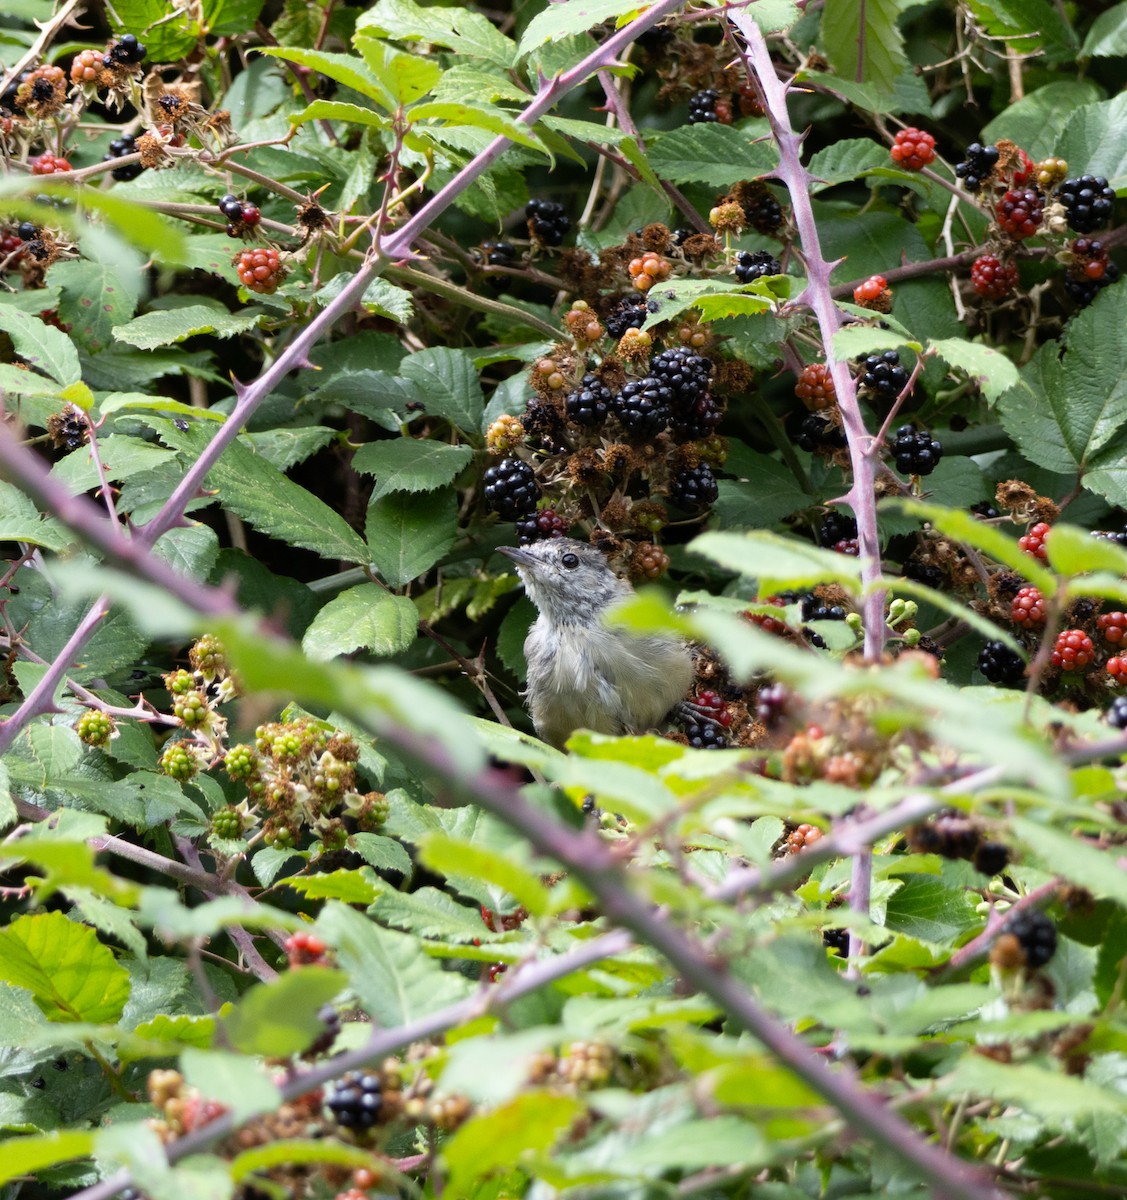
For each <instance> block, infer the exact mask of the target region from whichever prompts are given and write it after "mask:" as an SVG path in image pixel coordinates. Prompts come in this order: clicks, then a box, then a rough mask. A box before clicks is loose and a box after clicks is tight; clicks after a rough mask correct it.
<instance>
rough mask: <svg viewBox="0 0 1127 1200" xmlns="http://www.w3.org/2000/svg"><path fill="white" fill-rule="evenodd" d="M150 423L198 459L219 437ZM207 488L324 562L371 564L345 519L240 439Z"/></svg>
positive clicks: (246, 517)
mask: <svg viewBox="0 0 1127 1200" xmlns="http://www.w3.org/2000/svg"><path fill="white" fill-rule="evenodd" d="M148 423H149V424H151V425H152V426H153V427H154V428H155V429H156V430H157V432H158V433H159V434H160V437H161V440H162V441H164V442H167V443H168V444H169V445H171V446H173V447H175V448H176V449H177V450H183V451H185V452H187V453H188V454H190V455H191V457H192V458H193V459H195V458H196V457H197V456H198V455H199V453H200V452H201V451H202V450H203V448H204V446H205V445H206V444H207V443H208V442H209V441H210V440H211V438H212V437H213V436H214V431H213V430H211V429H208V428H203V427H201V426H193V427H192V428H190V429H189V430H187V431H184V430H180V429H177V428H176V427H175V426H174V425H173V424H172V423H171V422H166V421H163V420H160V419H159V418H150V419H149V421H148ZM206 486H207V487H208V488H213V489H215V491H216V492H217V493H218V496H219V500H220V502H221V503H222V504H223V507H224V508H227V509H230V511H231V512H233V513H235V514H236V515H237V516H239V517H242V519H243V520H244V521H246V522H248V523H249V524H250V525H253V526H254V528H255V529H259V530H261V531H262V532H263V533H267V534H269V535H270V536H271V537H276V538H278V539H279V540H280V541H284V542H288V543H289V544H290V545H294V546H301V547H303V548H304V549H306V550H312V551H314V552H315V553H317V554H320V555H322V557H324V558H339V559H342V560H343V561H345V562H349V563H362V562H365V561H366V560H367V557H368V555H367V550H366V549H365V547H364V543H363V542H362V541H361V540H360V537H359V535H358V534H356V533H355V532H354V531H353V529H352V528H351V527H350V526H349V525H348V524H347V523H346V522H345V520H344V519H343V518H342V517H341V516H339V515H338V514H337V513H335V512H334V511H333V510H332V509H331V508H330V507H329V506H328V505H327V504H326V503H325V502H324V501H323V500H319V499H318V498H317V497H316V496H314V495H312V494H311V493H310V492H307V491H306V490H305V489H304V488H303V487H299V486H298V485H297V484H296V483H294V482H293V481H292V480H290V479H287V478H286V476H285V475H283V474H282V473H281V472H280V471H278V470H277V469H276V468H275V467H273V466H271V465H270V464H269V463H268V462H266V460H265V459H263V458H262V457H261V456H259V455H257V454H255V453H254V452H253V451H251V450H249V449H247V447H246V446H245V445H244V444H243V443H242V442H241V441H239V440H238V439H236V440H235V441H234V442H232V443H231V445H229V446H228V447H227V449H226V450H225V451H224V452H223V455H222V457H221V458H220V459H219V462H218V463H216V465H215V466H214V467H213V468H212V469H211V471H210V472H209V473H208V476H207V485H206Z"/></svg>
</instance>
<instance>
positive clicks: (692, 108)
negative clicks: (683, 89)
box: [689, 88, 720, 125]
mask: <svg viewBox="0 0 1127 1200" xmlns="http://www.w3.org/2000/svg"><path fill="white" fill-rule="evenodd" d="M719 99H720V93H719V92H718V91H717V90H716V89H715V88H705V90H704V91H703V92H695V93H694V94H693V95H692V96H690V97H689V124H690V125H703V124H706V123H710V122H713V121H718V120H719V119H720V117H719V114H718V113H717V111H716V101H717V100H719Z"/></svg>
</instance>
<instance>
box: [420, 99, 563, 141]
mask: <svg viewBox="0 0 1127 1200" xmlns="http://www.w3.org/2000/svg"><path fill="white" fill-rule="evenodd" d="M407 117H408V118H409V119H410V121H411V122H412V123H413V124H414V125H415V128H416V131H417V130H418V125H417V123H418V122H419V121H441V122H442V123H443V124H444V125H452V126H461V125H468V126H470V127H471V128H473V129H484V130H485V131H486V132H488V133H499V134H501V136H502V137H507V138H508V139H509V141H510V142H516V143H517V145H520V146H527V147H528V148H529V149H530V150H539V151H540V152H541V153H543V154H547V153H548V150H547V147H546V146H545V145H544V143H543V141H541V139H540V138H538V137H537V136H536V134H534V133H533V132H532V131H531V130H530V129H529V128H528V126H527V125H525V124H523V123H522V122H520V121H518V120H516V119H515V118H514V117H513V116H511V115H510V114H509V113H507V112H505V110H504V109H502V108H493V107H486V106H484V105H479V104H465V103H461V104H459V103H458V102H456V101H453V100H430V101H428V102H427V103H425V104H416V105H415V106H414V107H413V108H411V109H409V110H408V111H407Z"/></svg>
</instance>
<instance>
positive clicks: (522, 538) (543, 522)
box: [516, 508, 567, 546]
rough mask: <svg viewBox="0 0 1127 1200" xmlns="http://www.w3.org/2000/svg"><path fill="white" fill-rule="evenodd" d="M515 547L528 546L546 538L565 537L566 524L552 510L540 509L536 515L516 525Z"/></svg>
mask: <svg viewBox="0 0 1127 1200" xmlns="http://www.w3.org/2000/svg"><path fill="white" fill-rule="evenodd" d="M516 526H517V529H516V532H517V545H519V546H530V545H531V544H532V543H533V542H543V541H546V540H547V539H548V538H560V537H566V536H567V522H566V521H565V520H564V519H563V518H562V517H561V516H560V515H559V514H558V513H557V512H556V510H555V509H554V508H542V509H541V510H540V511H539V512H538V513H533V514H532V516H530V517H525V518H524V519H523V520H520V521H518V522H517V523H516Z"/></svg>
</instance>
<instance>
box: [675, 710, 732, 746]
mask: <svg viewBox="0 0 1127 1200" xmlns="http://www.w3.org/2000/svg"><path fill="white" fill-rule="evenodd" d="M683 728H684V730H685V737H687V738H688V739H689V745H690V746H692V747H693V749H694V750H723V749H725V748H726V747H727V745H728V738H727V735H726V734H725V733H724V727H723V725H719V724H717V722H715V721H709V720H708V719H707V718H702V719H701V720H699V721H686V722H685V724H684V726H683Z"/></svg>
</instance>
